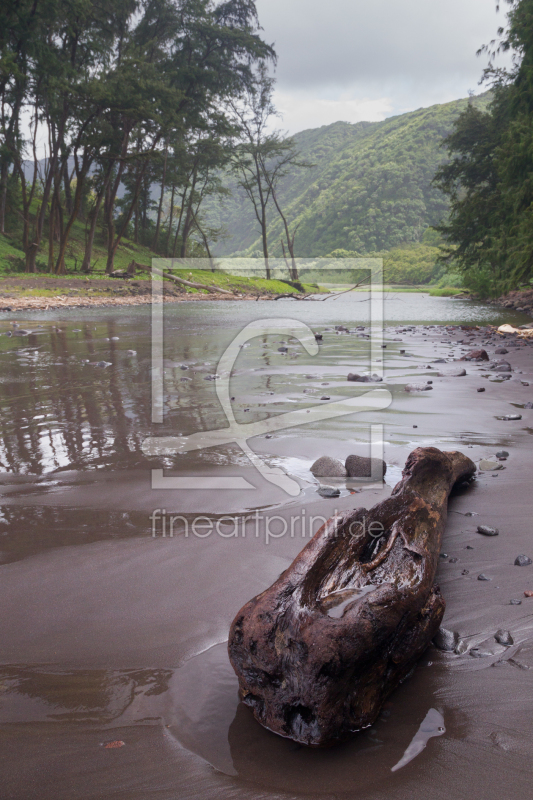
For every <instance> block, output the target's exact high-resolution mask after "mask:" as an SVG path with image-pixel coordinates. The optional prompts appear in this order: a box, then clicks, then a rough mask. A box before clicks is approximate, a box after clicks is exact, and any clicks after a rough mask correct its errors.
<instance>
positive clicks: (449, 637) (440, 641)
mask: <svg viewBox="0 0 533 800" xmlns="http://www.w3.org/2000/svg"><path fill="white" fill-rule="evenodd" d="M458 643H459V634H458V633H457V632H456V631H450V630H448V629H447V628H439V630H438V631H437V633H436V634H435V636H434V637H433V644H434V645H435V647H438V648H439V650H444V652H446V653H453V651H454V650H455V648H456V647H457V645H458Z"/></svg>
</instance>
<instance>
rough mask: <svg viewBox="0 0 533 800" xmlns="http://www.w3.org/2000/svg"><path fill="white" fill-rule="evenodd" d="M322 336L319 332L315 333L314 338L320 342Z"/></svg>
mask: <svg viewBox="0 0 533 800" xmlns="http://www.w3.org/2000/svg"><path fill="white" fill-rule="evenodd" d="M323 338H324V337H323V336H322V334H321V333H315V339H316V340H317V342H321V341H322V339H323Z"/></svg>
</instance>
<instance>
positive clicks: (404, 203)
mask: <svg viewBox="0 0 533 800" xmlns="http://www.w3.org/2000/svg"><path fill="white" fill-rule="evenodd" d="M488 99H489V98H488V96H487V95H482V96H479V97H476V98H474V99H473V101H472V102H473V105H474V107H476V108H480V109H483V108H485V107H486V105H487V103H488ZM467 106H468V100H459V101H455V102H452V103H446V104H444V105H437V106H433V107H431V108H426V109H420V110H418V111H414V112H412V113H409V114H403V115H401V116H399V117H394V118H391V119H387V120H385V121H383V122H373V123H365V122H361V123H358V124H355V125H352V124H349V123H346V122H336V123H334V124H333V125H328V126H324V127H322V128H317V129H314V130H308V131H303V132H302V133H298V134H296V135H295V136H294V137H293V138H294V140H295V143H296V145H297V146H298V148H299V151H300V155H301V158H303V159H305V161H306V162H309V163H311V164H314V165H315V166H314V167H312V168H310V169H301V168H294V169H293V170H291V172H290V173H289V174H288V175H287V176H286V177H284V179H283V180H282V181H280V186H279V189H278V193H279V195H280V197H281V198H282V202H283V205H284V207H285V208H286V209H287V213H288V215H289V216H290V219H291V220H293V224H294V226H295V227H296V226H298V229H297V233H296V237H295V249H296V254H297V255H298V256H300V257H316V256H325V255H328V254H329V253H331V252H332V251H334V250H339V249H344V250H347V251H350V252H353V251H355V252H357V253H359V254H364V255H367V254H370V253H376V252H380V253H381V252H383V251H390V250H391V249H393V248H398V247H402V246H404V245H405V244H412V245H413V246H418V245H419V244H420V243H422V242H423V240H424V235H425V233H426V231H427V230H428V228H429V226H432V225H438V224H439V223H440V222H441V221H442V219H443V216H444V215H445V214H446V213H447V208H448V202H447V199H446V197H444V195H443V194H442V193H441V191H439V189H438V188H437V187H435V186H433V185H432V179H433V177H434V175H435V171H436V170H437V168H438V167H439V165H440V164H442V162H443V161H444V160H445V158H446V154H445V152H444V151H443V149H442V140H443V138H444V137H445V136H447V135H448V134H449V133H450V132H451V131H452V128H453V123H454V121H455V120H456V119H457V116H458V115H459V114H460V113H461V111H464V110H465V109H466V108H467ZM232 188H233V191H232V194H233V196H232V197H231V198H229V199H225V200H224V205H223V207H222V208H215V207H214V204H212V205H211V206H210V214H211V219H212V220H213V221H214V222H213V224H215V223H216V224H219V225H222V224H225V226H226V228H227V231H228V233H229V236H228V238H227V240H226V241H225V242H223V243H222V242H219V243H218V245H217V248H216V250H217V252H219V253H224V254H229V253H232V252H233V253H234V252H237V251H238V252H247V253H248V254H249V253H252V252H255V253H256V254H257V255H260V244H259V240H258V234H259V230H258V226H257V224H256V222H255V219H254V217H253V214H251V213H250V211H249V208H248V205H247V203H246V198H245V197H244V195H243V194H241V193H239V191H238V188H237V187H236V186H233V187H232ZM268 234H269V240H270V246H271V250H272V252H273V254H274V255H276V256H279V255H281V254H282V253H281V244H280V239H281V237H282V235H283V229H282V225H281V222H280V220H279V219H278V218H277V216H276V215H274V214H272V216H271V217H270V220H269V228H268ZM414 249H416V247H414Z"/></svg>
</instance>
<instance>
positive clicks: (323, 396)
mask: <svg viewBox="0 0 533 800" xmlns="http://www.w3.org/2000/svg"><path fill="white" fill-rule="evenodd" d="M320 399H321V400H331V397H330V396H329V394H323V395H322V397H321V398H320Z"/></svg>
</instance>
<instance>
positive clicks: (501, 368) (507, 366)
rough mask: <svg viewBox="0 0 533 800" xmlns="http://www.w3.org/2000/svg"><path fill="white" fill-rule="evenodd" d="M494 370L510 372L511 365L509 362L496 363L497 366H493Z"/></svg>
mask: <svg viewBox="0 0 533 800" xmlns="http://www.w3.org/2000/svg"><path fill="white" fill-rule="evenodd" d="M493 369H494V372H511V371H512V369H511V365H510V364H506V363H505V364H497V366H495V367H493Z"/></svg>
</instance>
